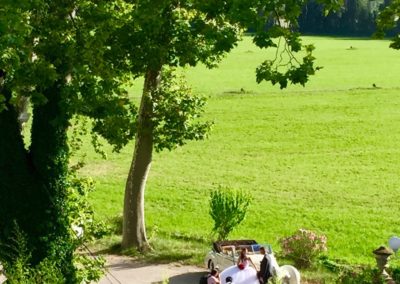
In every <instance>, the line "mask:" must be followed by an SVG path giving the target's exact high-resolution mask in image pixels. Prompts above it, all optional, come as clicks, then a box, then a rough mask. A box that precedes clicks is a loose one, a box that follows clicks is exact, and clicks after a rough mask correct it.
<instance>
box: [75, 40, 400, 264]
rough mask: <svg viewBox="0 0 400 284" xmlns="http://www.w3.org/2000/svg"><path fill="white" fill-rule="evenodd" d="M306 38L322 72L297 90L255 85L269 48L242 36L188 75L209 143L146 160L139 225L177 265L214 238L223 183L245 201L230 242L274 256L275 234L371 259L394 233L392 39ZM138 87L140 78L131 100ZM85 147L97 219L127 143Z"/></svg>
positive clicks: (399, 98) (121, 179) (396, 91)
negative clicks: (216, 197)
mask: <svg viewBox="0 0 400 284" xmlns="http://www.w3.org/2000/svg"><path fill="white" fill-rule="evenodd" d="M304 41H305V42H309V43H314V44H315V46H316V48H317V49H316V51H315V56H316V57H317V59H318V60H317V65H319V66H323V67H324V68H323V69H322V70H320V71H319V72H318V73H317V75H316V76H314V77H312V78H311V81H310V83H309V84H307V85H306V87H304V88H303V87H301V86H289V87H288V89H286V90H283V91H280V90H279V87H278V86H271V85H270V84H269V83H262V84H260V85H257V83H256V82H255V68H256V66H257V65H258V64H259V63H261V62H262V61H263V60H264V59H265V58H271V56H273V52H272V51H268V52H267V51H265V50H259V49H257V48H255V47H253V46H252V44H251V40H250V39H249V38H245V39H244V41H243V42H242V43H241V44H240V45H239V46H238V47H237V48H236V49H235V50H234V51H233V52H232V53H231V54H229V56H227V58H226V59H224V60H223V61H222V63H221V64H220V67H219V68H218V69H214V70H207V69H206V68H204V67H203V66H199V67H197V68H194V69H186V70H185V72H186V73H187V78H188V80H189V82H190V84H191V85H192V86H193V89H194V90H195V91H196V92H198V93H200V94H203V95H205V96H207V97H209V101H208V106H207V110H206V113H205V117H206V119H208V120H213V121H214V123H215V125H214V128H213V131H212V132H211V134H210V136H209V139H207V140H206V141H200V142H191V143H189V144H188V145H186V146H184V147H181V148H178V149H176V150H174V151H172V152H167V151H166V152H162V153H156V154H155V155H154V162H153V165H152V170H151V173H150V176H149V180H148V186H147V189H146V225H147V227H148V234H149V236H150V237H151V240H152V241H153V242H154V243H155V245H156V246H157V244H158V245H159V247H158V248H159V249H160V250H162V249H164V248H165V246H168V245H171V246H176V250H178V251H181V252H182V253H181V255H178V256H177V260H179V257H182V258H187V259H189V258H190V257H191V254H192V251H191V248H190V246H192V245H193V246H197V250H200V251H201V253H199V255H204V254H203V252H204V253H205V252H206V251H207V249H208V248H209V245H208V244H207V243H206V242H200V243H197V244H194V243H196V240H209V239H210V232H211V228H212V225H213V224H212V220H211V218H210V217H209V215H208V199H209V192H210V190H212V189H216V188H218V187H220V186H222V187H229V188H235V189H244V190H247V191H249V192H251V194H252V196H253V202H252V204H251V207H250V209H249V212H248V215H247V218H246V219H245V221H244V222H243V223H242V224H241V225H240V226H239V227H238V228H237V229H236V230H235V231H234V232H233V234H232V236H231V237H232V238H251V239H256V240H257V241H259V242H262V243H271V244H272V245H273V248H275V250H277V251H279V250H280V249H279V245H278V240H279V238H281V237H283V236H288V235H290V234H292V233H293V232H294V231H296V230H297V229H299V228H308V229H311V230H314V231H317V232H319V233H323V234H326V235H327V237H328V248H329V251H328V254H329V256H331V257H334V258H341V259H345V260H347V261H350V262H352V263H372V261H373V256H372V253H371V251H372V250H373V249H375V248H377V247H378V246H379V245H381V244H387V240H388V239H389V238H390V237H391V236H393V235H400V222H399V215H398V214H399V207H400V206H399V198H400V184H399V183H400V148H399V146H400V144H399V141H400V81H399V74H400V52H398V51H394V50H391V49H389V48H388V45H389V42H388V41H376V40H369V39H343V38H328V37H305V38H304ZM140 90H141V86H140V82H138V83H137V84H136V85H135V86H134V87H133V88H132V96H133V97H139V96H140ZM87 144H90V143H87ZM106 149H107V150H108V149H109V148H108V147H106ZM82 151H84V152H85V153H86V154H87V158H86V162H87V165H86V166H85V167H84V168H83V169H82V174H84V175H89V176H92V177H93V179H94V180H95V181H96V183H97V189H96V191H95V192H94V193H93V194H92V197H91V198H92V199H91V200H92V202H93V205H94V207H95V210H96V213H97V218H99V219H104V220H108V221H109V222H111V220H115V219H118V218H116V217H117V216H120V215H121V213H122V205H123V193H124V185H125V180H126V177H127V173H128V170H129V166H130V162H131V159H132V153H133V143H131V144H129V145H128V146H127V147H125V148H124V149H123V150H122V152H121V153H120V154H114V153H111V152H109V155H108V159H107V160H103V159H102V158H101V157H100V156H98V155H97V154H94V152H93V151H92V150H91V148H90V146H89V145H86V146H85V148H83V149H82ZM160 238H163V239H164V242H163V243H162V244H160V242H159V241H157V240H159V239H160ZM168 239H169V240H168ZM174 240H175V241H174ZM193 261H195V262H199V261H200V257H198V258H196V259H195V260H193Z"/></svg>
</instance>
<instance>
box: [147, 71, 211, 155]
mask: <svg viewBox="0 0 400 284" xmlns="http://www.w3.org/2000/svg"><path fill="white" fill-rule="evenodd" d="M152 96H153V98H152V102H153V133H154V147H155V149H156V151H161V150H163V149H168V150H172V149H174V148H175V147H177V146H183V145H184V144H185V143H186V141H190V140H202V139H204V138H205V137H206V135H207V133H208V132H209V131H210V128H211V126H212V123H211V122H208V121H205V122H204V121H201V120H199V118H200V116H201V114H202V113H203V112H204V107H205V104H206V99H205V98H204V97H199V96H196V95H194V94H192V90H191V89H190V88H189V87H188V86H187V84H186V82H185V80H184V78H183V76H179V75H177V74H176V72H175V71H174V70H173V69H166V68H164V69H163V72H162V79H161V84H160V87H159V88H158V89H157V90H156V91H155V92H154V93H153V94H152Z"/></svg>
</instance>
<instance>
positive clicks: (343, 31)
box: [299, 0, 382, 36]
mask: <svg viewBox="0 0 400 284" xmlns="http://www.w3.org/2000/svg"><path fill="white" fill-rule="evenodd" d="M343 4H344V5H343V6H342V7H341V8H340V9H337V10H335V11H332V12H330V13H328V14H326V9H325V8H326V7H325V5H324V4H323V3H321V1H317V0H311V1H310V2H308V3H307V4H306V5H305V6H304V7H303V10H302V13H301V15H300V17H299V30H300V31H301V32H302V33H311V34H329V35H342V36H370V35H371V34H372V33H373V32H374V31H375V28H376V25H375V19H376V17H377V14H378V9H379V6H380V4H382V3H380V2H379V1H366V0H348V1H344V3H343Z"/></svg>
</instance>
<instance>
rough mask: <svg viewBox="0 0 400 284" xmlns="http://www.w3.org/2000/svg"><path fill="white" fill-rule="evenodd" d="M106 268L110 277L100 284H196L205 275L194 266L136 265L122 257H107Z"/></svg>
mask: <svg viewBox="0 0 400 284" xmlns="http://www.w3.org/2000/svg"><path fill="white" fill-rule="evenodd" d="M107 268H108V270H109V271H110V272H111V275H110V274H108V275H107V276H105V277H103V279H102V280H101V281H100V284H114V283H118V284H119V283H122V284H156V283H162V281H164V280H167V279H168V280H169V282H168V283H169V284H198V283H199V279H200V277H201V276H202V275H204V274H205V273H206V271H205V269H204V268H199V267H196V266H183V265H179V264H177V263H171V264H147V263H138V262H134V261H132V259H130V258H128V257H123V256H107ZM113 276H114V277H115V278H116V279H115V278H114V277H113ZM118 281H119V282H118Z"/></svg>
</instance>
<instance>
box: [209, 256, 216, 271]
mask: <svg viewBox="0 0 400 284" xmlns="http://www.w3.org/2000/svg"><path fill="white" fill-rule="evenodd" d="M214 268H215V265H214V262H213V261H212V260H211V259H210V260H209V261H208V269H209V270H210V271H211V270H213V269H214Z"/></svg>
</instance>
